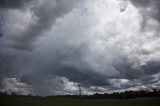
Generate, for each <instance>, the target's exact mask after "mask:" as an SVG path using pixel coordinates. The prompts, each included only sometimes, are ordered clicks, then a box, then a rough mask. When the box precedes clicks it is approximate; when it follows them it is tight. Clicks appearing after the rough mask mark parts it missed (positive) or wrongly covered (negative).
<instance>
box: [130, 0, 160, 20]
mask: <svg viewBox="0 0 160 106" xmlns="http://www.w3.org/2000/svg"><path fill="white" fill-rule="evenodd" d="M131 2H132V3H133V5H134V6H136V7H137V8H138V9H139V11H140V13H141V14H142V15H143V16H144V21H146V19H147V18H153V19H155V20H157V21H159V22H160V6H159V5H160V1H159V0H131Z"/></svg>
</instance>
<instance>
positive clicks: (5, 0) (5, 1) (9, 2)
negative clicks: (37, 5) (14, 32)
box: [0, 0, 32, 9]
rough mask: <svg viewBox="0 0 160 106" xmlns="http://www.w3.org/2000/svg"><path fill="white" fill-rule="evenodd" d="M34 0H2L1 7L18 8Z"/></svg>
mask: <svg viewBox="0 0 160 106" xmlns="http://www.w3.org/2000/svg"><path fill="white" fill-rule="evenodd" d="M30 1H32V0H14V1H13V0H1V1H0V8H4V9H17V8H21V7H23V6H24V5H25V4H26V3H27V2H30Z"/></svg>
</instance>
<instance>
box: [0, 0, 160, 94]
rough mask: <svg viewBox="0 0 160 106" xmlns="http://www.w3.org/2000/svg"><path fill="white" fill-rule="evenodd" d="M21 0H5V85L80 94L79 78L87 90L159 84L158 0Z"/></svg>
mask: <svg viewBox="0 0 160 106" xmlns="http://www.w3.org/2000/svg"><path fill="white" fill-rule="evenodd" d="M16 1H17V2H16V4H15V3H14V2H8V1H7V0H2V3H0V4H1V5H0V13H2V14H1V15H0V23H1V24H0V28H1V30H0V31H1V32H0V49H1V50H0V80H1V90H3V91H5V90H6V91H14V90H13V89H6V88H7V87H6V86H10V85H11V83H12V82H14V83H12V85H14V87H15V88H17V87H19V86H17V84H18V83H22V84H21V85H24V87H28V86H30V87H31V88H32V89H29V90H30V92H31V93H33V94H38V95H52V94H68V93H69V94H77V93H78V84H80V85H81V86H82V91H83V93H84V94H90V93H94V92H112V91H121V90H129V89H132V90H137V89H146V88H148V89H150V88H157V87H159V84H160V82H159V79H160V58H159V57H160V56H159V55H160V46H159V43H160V39H159V30H158V29H159V26H160V24H159V7H158V3H160V2H159V1H158V0H154V1H153V0H148V2H144V0H131V1H123V0H121V1H119V0H112V1H111V0H110V1H106V0H101V1H99V0H97V1H92V0H82V1H76V0H73V1H70V0H69V1H70V2H68V0H45V1H43V0H34V1H32V0H30V1H27V0H22V1H20V0H16ZM111 11H112V12H111ZM17 79H18V80H17ZM8 83H9V84H8ZM8 88H10V87H8ZM20 88H21V87H20ZM27 90H28V89H27ZM21 91H23V90H21ZM21 91H20V92H21ZM16 92H18V91H16Z"/></svg>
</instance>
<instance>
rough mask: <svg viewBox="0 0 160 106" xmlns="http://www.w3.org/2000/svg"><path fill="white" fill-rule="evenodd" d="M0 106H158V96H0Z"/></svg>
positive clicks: (159, 102)
mask: <svg viewBox="0 0 160 106" xmlns="http://www.w3.org/2000/svg"><path fill="white" fill-rule="evenodd" d="M0 106H160V98H136V99H83V100H80V99H74V98H65V97H0Z"/></svg>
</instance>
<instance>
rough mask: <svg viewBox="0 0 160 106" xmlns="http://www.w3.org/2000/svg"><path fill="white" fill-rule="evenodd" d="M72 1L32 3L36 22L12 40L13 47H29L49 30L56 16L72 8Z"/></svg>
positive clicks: (53, 0) (52, 0)
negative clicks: (13, 42)
mask: <svg viewBox="0 0 160 106" xmlns="http://www.w3.org/2000/svg"><path fill="white" fill-rule="evenodd" d="M74 2H75V1H72V2H69V1H66V0H60V1H59V0H45V1H40V3H39V2H36V3H37V4H38V5H37V4H34V6H33V7H32V8H31V12H32V13H33V15H34V16H33V17H35V18H36V22H35V23H33V24H31V25H29V26H28V27H27V28H26V30H25V31H24V32H23V33H22V34H21V35H20V36H19V37H17V38H15V39H13V41H15V48H19V49H29V48H30V44H31V43H32V41H34V40H35V39H36V38H37V37H39V36H41V35H43V34H44V33H45V32H44V31H47V30H49V29H50V28H51V27H52V26H53V23H54V22H55V21H56V19H57V18H59V17H62V16H63V15H64V14H65V13H67V12H69V11H70V10H71V9H72V8H73V6H74Z"/></svg>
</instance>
